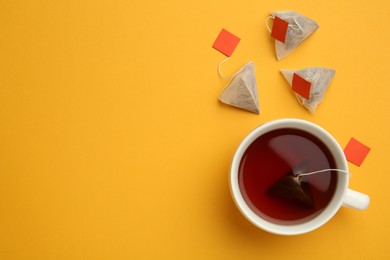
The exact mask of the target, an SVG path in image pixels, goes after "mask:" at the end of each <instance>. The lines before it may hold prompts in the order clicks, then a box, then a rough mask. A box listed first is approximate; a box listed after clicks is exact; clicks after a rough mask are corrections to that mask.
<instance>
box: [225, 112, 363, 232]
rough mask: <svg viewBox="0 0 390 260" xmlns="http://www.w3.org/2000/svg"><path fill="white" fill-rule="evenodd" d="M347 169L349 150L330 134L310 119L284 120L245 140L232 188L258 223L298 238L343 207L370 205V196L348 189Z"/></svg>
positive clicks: (233, 171) (237, 156) (236, 160)
mask: <svg viewBox="0 0 390 260" xmlns="http://www.w3.org/2000/svg"><path fill="white" fill-rule="evenodd" d="M316 171H317V173H316V174H305V173H313V172H316ZM347 171H348V165H347V162H346V159H345V156H344V153H343V150H342V149H341V147H340V146H339V144H338V143H337V142H336V140H335V139H334V138H333V137H332V136H331V135H330V134H329V133H328V132H326V131H325V130H324V129H322V128H321V127H319V126H317V125H315V124H313V123H310V122H308V121H304V120H298V119H281V120H275V121H271V122H269V123H266V124H263V125H261V126H259V127H258V128H256V129H255V130H254V131H252V132H251V133H250V134H249V135H248V136H247V137H246V138H245V139H244V141H243V142H242V143H241V145H240V146H239V148H238V149H237V151H236V154H235V156H234V158H233V162H232V167H231V175H230V184H231V191H232V195H233V198H234V201H235V202H236V204H237V206H238V208H239V209H240V210H241V212H242V213H243V214H244V216H246V217H247V218H248V219H249V220H250V221H251V222H252V223H254V224H255V225H256V226H258V227H260V228H262V229H265V230H267V231H269V232H272V233H276V234H284V235H293V234H301V233H305V232H308V231H311V230H313V229H315V228H318V227H320V226H322V225H323V224H324V223H326V222H327V221H328V220H329V219H330V218H331V217H332V216H333V215H334V214H335V213H336V212H337V210H338V209H339V208H340V206H341V205H345V206H349V207H353V208H358V209H364V208H366V207H367V206H368V204H369V197H368V196H367V195H365V194H362V193H359V192H356V191H352V190H349V189H348V180H349V174H348V173H347Z"/></svg>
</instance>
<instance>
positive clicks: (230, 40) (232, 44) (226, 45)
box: [213, 29, 240, 57]
mask: <svg viewBox="0 0 390 260" xmlns="http://www.w3.org/2000/svg"><path fill="white" fill-rule="evenodd" d="M239 42H240V38H238V37H237V36H235V35H234V34H232V33H230V32H228V31H226V30H225V29H222V30H221V32H220V33H219V35H218V37H217V39H216V40H215V42H214V44H213V48H214V49H216V50H218V51H220V52H222V53H223V54H225V55H226V56H228V57H230V56H232V54H233V51H234V50H235V49H236V47H237V45H238V43H239Z"/></svg>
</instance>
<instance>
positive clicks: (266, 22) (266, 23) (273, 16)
mask: <svg viewBox="0 0 390 260" xmlns="http://www.w3.org/2000/svg"><path fill="white" fill-rule="evenodd" d="M269 19H275V15H270V16H268V17H267V19H265V26H266V27H267V29H268V31H269V32H271V28H270V27H269V25H268V21H269Z"/></svg>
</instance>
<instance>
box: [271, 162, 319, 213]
mask: <svg viewBox="0 0 390 260" xmlns="http://www.w3.org/2000/svg"><path fill="white" fill-rule="evenodd" d="M307 166H308V164H307V162H306V161H304V162H302V163H300V164H299V165H297V166H296V167H294V169H292V171H290V172H288V173H287V174H286V175H285V176H284V177H283V178H281V179H280V180H279V181H277V182H275V183H274V184H273V185H272V186H271V187H270V188H269V189H268V193H269V194H270V195H272V196H276V197H280V198H284V199H288V200H295V201H300V202H301V203H303V205H305V206H307V207H310V208H312V207H314V203H313V198H312V195H311V192H310V186H309V184H308V183H306V182H303V181H302V176H301V174H302V173H303V172H304V171H305V170H306V169H307Z"/></svg>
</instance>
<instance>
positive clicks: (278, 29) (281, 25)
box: [271, 16, 288, 43]
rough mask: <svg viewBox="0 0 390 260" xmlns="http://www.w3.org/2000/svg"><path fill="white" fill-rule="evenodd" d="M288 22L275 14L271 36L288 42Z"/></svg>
mask: <svg viewBox="0 0 390 260" xmlns="http://www.w3.org/2000/svg"><path fill="white" fill-rule="evenodd" d="M287 29H288V22H286V21H285V20H283V19H280V18H279V17H277V16H275V19H274V24H273V25H272V32H271V37H272V38H274V39H275V40H278V41H280V42H283V43H286V34H287Z"/></svg>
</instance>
